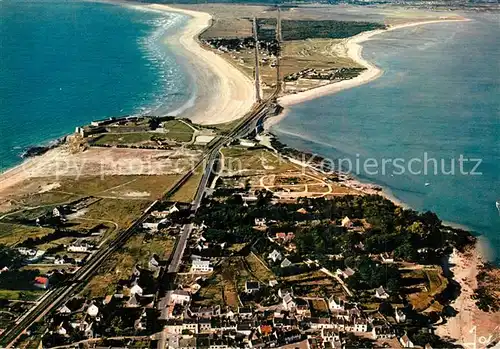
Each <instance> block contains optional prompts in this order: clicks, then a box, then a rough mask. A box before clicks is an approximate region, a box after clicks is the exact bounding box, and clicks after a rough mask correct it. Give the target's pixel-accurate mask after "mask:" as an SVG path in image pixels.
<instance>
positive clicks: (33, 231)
mask: <svg viewBox="0 0 500 349" xmlns="http://www.w3.org/2000/svg"><path fill="white" fill-rule="evenodd" d="M53 231H54V230H53V229H48V228H42V227H35V226H27V225H21V224H10V223H0V244H4V245H8V246H13V245H16V244H19V243H21V242H23V241H24V240H26V239H28V238H36V237H40V236H44V235H47V234H49V233H52V232H53Z"/></svg>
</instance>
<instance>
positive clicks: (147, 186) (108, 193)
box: [56, 175, 178, 201]
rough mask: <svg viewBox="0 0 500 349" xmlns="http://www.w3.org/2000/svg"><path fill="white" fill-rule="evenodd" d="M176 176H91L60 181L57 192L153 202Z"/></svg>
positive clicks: (171, 183)
mask: <svg viewBox="0 0 500 349" xmlns="http://www.w3.org/2000/svg"><path fill="white" fill-rule="evenodd" d="M177 178H178V176H177V175H151V176H134V175H131V176H118V175H115V176H102V177H101V176H92V177H82V178H77V179H76V178H75V179H74V178H67V179H63V180H61V181H60V185H61V186H60V187H59V188H58V189H56V191H57V192H63V193H71V194H73V195H81V196H83V195H85V196H96V197H99V196H101V197H113V196H116V197H123V198H127V197H128V198H130V199H134V198H139V199H144V200H151V201H154V200H156V199H158V198H159V197H161V196H162V195H163V194H164V193H165V192H166V191H167V190H168V189H169V188H170V187H171V186H172V185H173V184H174V183H175V181H176V180H177Z"/></svg>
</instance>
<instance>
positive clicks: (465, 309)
mask: <svg viewBox="0 0 500 349" xmlns="http://www.w3.org/2000/svg"><path fill="white" fill-rule="evenodd" d="M140 6H143V7H146V8H153V9H157V10H161V11H166V12H179V13H182V14H185V15H188V16H190V17H191V18H192V19H190V20H189V22H188V23H187V24H186V27H185V28H184V29H183V30H181V33H180V36H179V37H178V39H179V43H180V45H181V46H182V49H183V50H185V51H186V52H188V54H189V55H190V59H191V60H193V62H194V61H195V60H196V62H199V63H196V64H198V68H200V67H208V69H213V70H214V73H215V74H216V76H217V78H218V79H220V81H219V85H218V86H217V87H213V85H212V87H211V90H209V92H212V93H211V94H210V95H207V96H206V97H207V98H206V99H205V100H203V101H202V102H201V103H199V101H198V98H197V100H196V101H195V103H194V105H193V106H192V107H189V108H187V109H186V110H185V111H183V112H182V114H181V115H182V116H184V115H186V116H189V113H192V114H191V115H193V116H192V117H190V119H192V120H193V122H195V123H199V124H214V123H226V122H230V121H233V120H236V119H238V118H240V117H242V116H243V115H244V114H245V113H246V112H247V111H248V110H249V109H250V108H251V106H252V105H253V99H254V98H253V97H254V91H253V85H252V83H251V81H250V80H249V79H248V78H246V77H245V76H244V75H243V74H241V73H240V72H239V71H238V70H237V69H236V68H234V67H233V66H232V65H231V64H230V63H229V62H226V61H225V60H224V59H223V58H222V57H220V56H218V55H217V54H215V53H213V52H211V51H208V50H205V49H203V48H202V47H201V46H200V45H199V42H198V41H197V39H196V38H197V36H198V35H199V34H200V33H201V32H202V31H203V30H205V29H206V28H207V26H209V25H210V21H211V16H210V15H209V14H207V13H204V12H198V11H189V10H182V9H177V8H173V7H170V6H167V5H140ZM452 21H467V19H460V20H436V21H423V22H415V23H407V24H402V25H397V26H393V27H390V28H389V29H386V30H377V31H372V32H367V33H362V34H359V35H358V36H356V37H352V38H350V39H347V45H348V46H347V47H348V52H349V56H350V57H351V58H353V59H355V60H356V61H357V62H358V63H360V64H362V65H364V66H365V67H367V70H366V71H364V72H363V73H362V74H360V75H359V76H358V77H356V78H354V79H352V80H345V81H342V82H339V83H335V84H330V85H326V86H322V87H318V88H315V89H312V90H309V91H305V92H301V93H298V94H293V95H288V96H284V97H281V98H280V99H279V102H280V104H282V105H283V106H284V107H288V106H291V105H294V104H298V103H302V102H305V101H307V100H311V99H314V98H318V97H321V96H324V95H329V94H333V93H336V92H339V91H342V90H344V89H348V88H352V87H356V86H359V85H362V84H366V83H368V82H370V81H373V80H375V79H377V78H378V77H380V76H381V75H382V74H383V71H382V70H381V69H379V68H378V67H376V66H375V65H374V64H372V63H370V62H368V61H366V60H364V59H363V58H362V48H363V47H362V46H361V43H362V42H364V41H366V40H368V39H369V38H371V37H373V36H374V35H378V34H381V33H384V32H387V31H391V30H396V29H400V28H405V27H411V26H417V25H423V24H431V23H442V22H452ZM233 70H234V71H235V72H233ZM239 75H241V76H242V77H243V80H242V79H240V77H238V76H239ZM244 80H247V81H244ZM247 82H249V84H247ZM344 82H345V83H344ZM205 83H206V81H205ZM343 83H344V84H343ZM202 84H203V82H202ZM206 86H207V85H206ZM220 89H222V91H221V92H220V95H215V93H214V92H215V91H219V90H220ZM234 93H236V97H237V98H236V99H234V98H233V97H234ZM249 96H251V98H249ZM202 99H203V98H202ZM285 113H286V109H285V111H284V112H283V113H282V116H281V117H280V116H277V117H273V118H272V121H276V122H278V121H279V120H281V119H282V118H283V117H285V115H286V114H285ZM211 116H214V117H213V118H211ZM276 119H277V120H276ZM266 127H267V123H266ZM54 156H65V154H64V152H62V151H61V149H60V148H56V149H54V150H50V151H48V152H47V153H46V154H44V155H42V156H36V157H34V158H30V159H27V160H26V161H24V162H23V163H21V164H20V165H18V166H16V167H14V168H11V169H9V170H7V171H5V172H3V173H0V191H1V190H2V187H4V186H5V187H4V188H6V187H8V186H12V185H15V184H18V183H20V182H22V181H23V180H24V179H26V178H27V176H28V173H29V172H30V171H31V170H33V169H35V168H37V167H40V166H43V164H44V163H45V162H46V161H47V160H50V159H51V158H52V157H54ZM315 170H317V169H315ZM343 184H344V185H346V186H349V187H351V188H354V189H358V190H361V191H363V192H365V193H367V194H378V195H382V196H384V197H385V198H387V199H388V200H390V201H392V202H394V203H395V204H396V205H398V206H402V207H407V206H405V204H404V203H402V202H400V201H399V200H397V199H396V198H394V197H393V196H392V195H390V193H388V192H386V191H384V190H382V191H377V190H373V189H370V188H369V187H370V184H368V183H362V182H360V181H358V180H356V179H348V180H346V181H345V182H343ZM0 204H1V203H0ZM450 261H451V262H452V263H453V264H454V267H453V268H452V269H453V270H452V271H453V273H454V277H453V278H454V279H455V280H456V281H457V282H458V283H460V285H461V287H462V290H463V292H461V294H460V296H459V297H458V298H457V300H456V301H455V302H454V304H453V306H454V307H455V308H456V310H458V311H459V312H460V313H459V314H462V315H461V316H457V317H454V318H450V319H449V321H448V322H447V323H446V324H444V325H442V326H439V331H438V333H440V334H442V335H447V336H450V337H452V338H455V339H457V340H460V341H462V342H464V341H465V340H467V333H468V331H470V328H471V326H472V325H473V315H472V314H471V313H469V312H472V310H474V309H473V307H475V304H474V301H473V300H472V299H471V294H473V287H474V285H476V287H477V282H476V279H475V276H476V275H477V273H478V268H479V265H480V264H481V263H483V260H482V256H481V250H480V248H479V247H478V246H476V247H475V248H474V251H473V252H472V253H471V254H470V255H469V254H460V253H458V252H457V253H455V252H454V253H453V254H452V256H451V258H450ZM471 278H472V279H471ZM471 292H472V293H471Z"/></svg>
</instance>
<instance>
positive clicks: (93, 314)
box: [87, 304, 99, 317]
mask: <svg viewBox="0 0 500 349" xmlns="http://www.w3.org/2000/svg"><path fill="white" fill-rule="evenodd" d="M87 314H88V315H89V316H91V317H96V316H97V314H99V308H98V307H97V306H96V305H95V304H91V305H90V306H89V307H88V308H87Z"/></svg>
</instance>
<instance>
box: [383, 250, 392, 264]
mask: <svg viewBox="0 0 500 349" xmlns="http://www.w3.org/2000/svg"><path fill="white" fill-rule="evenodd" d="M380 258H381V259H382V263H385V264H392V263H394V257H392V256H391V255H390V254H388V253H387V252H384V253H382V254H381V255H380Z"/></svg>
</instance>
